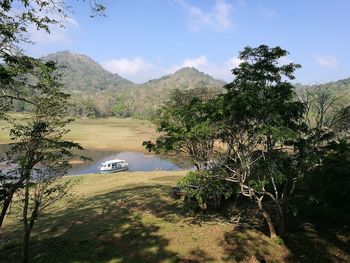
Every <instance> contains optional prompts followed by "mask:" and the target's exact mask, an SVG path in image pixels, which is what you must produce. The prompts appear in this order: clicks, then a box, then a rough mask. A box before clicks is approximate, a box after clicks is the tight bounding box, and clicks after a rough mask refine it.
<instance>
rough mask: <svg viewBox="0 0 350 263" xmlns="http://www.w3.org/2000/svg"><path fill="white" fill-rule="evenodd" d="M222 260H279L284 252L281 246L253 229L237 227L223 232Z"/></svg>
mask: <svg viewBox="0 0 350 263" xmlns="http://www.w3.org/2000/svg"><path fill="white" fill-rule="evenodd" d="M222 246H223V247H224V249H225V252H226V253H225V256H224V257H223V259H222V260H223V261H230V260H235V262H242V261H244V262H281V261H283V258H284V256H285V254H286V251H285V250H284V249H283V247H282V246H279V245H277V244H275V243H274V242H273V241H272V240H271V239H269V237H267V236H265V235H264V234H262V233H261V232H257V231H256V230H254V229H249V228H239V229H236V230H235V231H232V232H227V233H226V234H225V239H224V242H223V243H222Z"/></svg>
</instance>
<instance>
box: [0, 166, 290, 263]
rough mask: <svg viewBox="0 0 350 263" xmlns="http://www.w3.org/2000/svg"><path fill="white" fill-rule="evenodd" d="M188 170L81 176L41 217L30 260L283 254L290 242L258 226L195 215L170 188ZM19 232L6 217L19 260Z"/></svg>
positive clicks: (9, 254)
mask: <svg viewBox="0 0 350 263" xmlns="http://www.w3.org/2000/svg"><path fill="white" fill-rule="evenodd" d="M184 173H185V172H134V173H118V174H105V175H85V176H82V177H81V178H82V180H81V181H80V182H79V184H78V185H77V186H75V188H74V191H73V192H74V193H75V198H74V199H70V200H64V201H62V202H61V203H60V204H59V205H57V206H56V207H54V208H51V209H50V211H47V212H46V213H45V214H43V215H42V216H41V217H40V218H39V220H38V222H37V223H36V226H35V227H34V232H33V236H32V239H31V245H30V256H31V260H32V262H240V261H241V260H243V259H249V258H255V257H257V258H261V257H264V258H265V259H267V260H269V262H280V261H281V260H282V259H283V257H284V256H285V254H286V253H287V251H286V249H285V247H283V246H279V245H277V244H275V243H274V242H273V241H272V240H270V239H269V238H267V237H266V236H264V235H263V234H262V233H260V232H258V231H255V230H248V229H245V230H239V231H237V230H235V229H234V228H233V226H232V225H226V224H223V225H220V224H218V223H215V222H210V221H206V222H202V223H200V224H194V223H190V221H189V215H188V214H187V212H186V210H184V207H183V203H182V202H181V201H180V200H174V199H172V198H171V196H170V194H169V192H170V189H171V187H172V186H173V185H174V184H175V183H176V182H177V181H178V180H179V179H180V178H181V177H182V176H183V175H184ZM75 178H78V177H75ZM68 179H71V178H68ZM68 179H67V178H66V180H68ZM20 233H21V225H20V223H19V222H18V221H16V220H15V219H14V218H7V221H6V224H5V226H4V228H3V232H2V234H1V246H0V258H2V259H3V261H2V262H17V261H18V260H19V258H20V254H19V252H20ZM186 260H187V261H186ZM190 260H192V261H190Z"/></svg>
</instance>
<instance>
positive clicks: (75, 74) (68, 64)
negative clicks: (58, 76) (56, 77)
mask: <svg viewBox="0 0 350 263" xmlns="http://www.w3.org/2000/svg"><path fill="white" fill-rule="evenodd" d="M43 59H44V60H52V61H55V62H57V64H58V66H59V67H60V70H61V71H62V75H63V76H62V77H63V79H62V80H63V83H64V85H65V87H66V89H67V91H68V92H70V93H79V92H81V91H102V90H116V89H120V88H126V87H132V86H135V84H134V83H133V82H131V81H129V80H126V79H124V78H122V77H120V76H119V75H118V74H112V73H110V72H108V71H107V70H105V69H104V68H103V67H102V66H101V65H99V64H98V63H97V62H95V61H94V60H92V59H91V58H89V57H88V56H85V55H80V54H74V53H72V52H69V51H60V52H57V53H54V54H50V55H48V56H46V57H44V58H43Z"/></svg>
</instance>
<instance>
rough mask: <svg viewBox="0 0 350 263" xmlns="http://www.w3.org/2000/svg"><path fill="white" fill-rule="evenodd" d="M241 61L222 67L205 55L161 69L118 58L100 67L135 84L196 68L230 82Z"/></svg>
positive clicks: (143, 61) (139, 58)
mask: <svg viewBox="0 0 350 263" xmlns="http://www.w3.org/2000/svg"><path fill="white" fill-rule="evenodd" d="M241 62H242V61H241V60H240V59H238V58H230V59H228V60H227V61H225V62H224V63H223V64H222V65H218V64H215V63H211V62H210V61H209V60H208V58H207V57H206V56H205V55H200V56H198V57H195V58H186V59H184V60H183V61H182V62H181V63H179V64H177V65H173V66H170V67H162V66H160V65H159V64H152V63H150V62H147V61H146V60H145V59H143V58H142V57H135V58H132V59H127V58H119V59H110V60H108V61H105V62H103V63H102V66H103V67H104V68H105V69H106V70H108V71H109V72H112V73H117V74H118V75H120V76H122V77H124V78H126V79H129V80H131V81H134V82H136V83H142V82H146V81H148V80H150V79H154V78H159V77H161V76H164V75H166V74H173V73H175V72H176V71H177V70H179V69H181V68H184V67H192V68H196V69H198V70H199V71H202V72H204V73H206V74H209V75H211V76H213V77H214V78H218V79H221V80H225V81H231V80H232V78H233V76H232V74H231V70H232V69H233V68H235V67H237V66H238V65H239V64H240V63H241Z"/></svg>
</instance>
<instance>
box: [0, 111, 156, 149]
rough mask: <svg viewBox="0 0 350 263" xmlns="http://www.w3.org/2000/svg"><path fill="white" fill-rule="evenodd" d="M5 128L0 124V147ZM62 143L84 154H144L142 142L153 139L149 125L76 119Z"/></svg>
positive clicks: (138, 121)
mask: <svg viewBox="0 0 350 263" xmlns="http://www.w3.org/2000/svg"><path fill="white" fill-rule="evenodd" d="M6 127H8V124H6V122H4V121H0V145H1V144H8V143H9V142H10V139H9V137H8V130H7V129H6ZM68 128H69V129H70V130H71V131H70V133H69V134H68V135H67V136H66V139H69V140H73V141H76V142H79V143H81V145H82V146H83V147H84V148H86V149H88V150H96V151H140V152H146V150H145V148H144V147H143V146H142V142H143V141H145V140H150V139H151V138H154V137H155V136H156V133H155V129H154V128H153V126H152V124H151V123H150V122H149V121H146V120H135V119H117V118H105V119H77V120H75V121H74V122H72V123H70V124H69V125H68Z"/></svg>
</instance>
